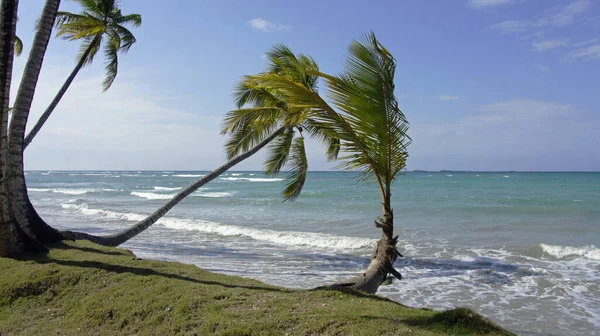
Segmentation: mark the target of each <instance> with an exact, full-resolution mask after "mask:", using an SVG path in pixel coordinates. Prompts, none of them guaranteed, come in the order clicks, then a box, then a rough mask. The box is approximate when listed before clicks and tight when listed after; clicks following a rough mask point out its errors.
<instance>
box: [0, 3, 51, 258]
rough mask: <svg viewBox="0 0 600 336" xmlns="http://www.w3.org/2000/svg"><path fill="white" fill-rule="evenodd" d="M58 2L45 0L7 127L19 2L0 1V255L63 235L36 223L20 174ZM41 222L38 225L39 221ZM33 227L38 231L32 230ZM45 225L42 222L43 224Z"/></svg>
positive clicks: (39, 248)
mask: <svg viewBox="0 0 600 336" xmlns="http://www.w3.org/2000/svg"><path fill="white" fill-rule="evenodd" d="M59 4H60V0H47V1H46V3H45V5H44V9H43V12H42V16H41V18H40V20H39V24H38V26H37V32H36V34H35V37H34V40H33V44H32V48H31V53H30V55H29V58H28V60H27V63H26V65H25V70H24V73H23V78H22V81H21V85H20V86H19V90H18V93H17V96H16V99H15V105H14V110H13V115H12V118H11V121H10V127H9V128H8V130H7V123H8V98H9V92H10V80H11V76H12V59H13V51H14V36H15V25H16V14H17V6H18V1H14V0H5V1H3V2H2V15H1V18H2V35H3V36H2V39H1V40H2V42H1V43H2V48H1V49H2V55H1V57H0V59H1V62H2V64H1V66H0V69H2V70H1V72H2V73H1V74H0V80H1V81H2V90H3V91H2V104H1V108H2V117H1V119H2V123H1V127H0V133H1V134H0V136H1V140H2V141H1V146H0V147H1V148H0V150H1V153H0V168H1V169H0V171H1V174H0V175H1V179H0V181H1V183H0V203H1V211H0V217H1V218H0V219H1V220H2V223H1V226H0V243H1V245H0V253H1V254H11V253H19V252H23V251H26V250H38V251H39V250H43V249H44V248H43V247H42V246H41V245H40V244H39V243H37V242H36V240H38V241H39V239H38V238H40V237H42V236H43V238H48V239H52V238H55V237H62V236H60V234H59V233H58V232H57V231H55V230H54V229H52V228H50V227H49V226H47V225H45V223H44V224H41V223H36V222H35V219H36V218H35V215H37V214H35V211H33V212H32V209H33V207H32V206H31V203H30V202H29V197H28V195H27V188H26V186H25V175H24V172H23V134H24V132H25V124H26V122H27V116H28V114H29V109H30V107H31V102H32V99H33V94H34V91H35V86H36V83H37V79H38V77H39V72H40V70H41V66H42V62H43V58H44V54H45V52H46V47H47V45H48V40H49V39H50V33H51V31H52V26H53V25H54V19H55V17H56V12H57V11H58V6H59ZM37 224H39V225H37ZM34 225H36V230H34ZM44 225H45V226H44Z"/></svg>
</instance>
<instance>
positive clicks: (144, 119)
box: [11, 67, 225, 170]
mask: <svg viewBox="0 0 600 336" xmlns="http://www.w3.org/2000/svg"><path fill="white" fill-rule="evenodd" d="M71 70H72V69H71V68H70V67H47V68H45V69H44V70H43V71H42V75H41V77H40V80H39V82H38V85H37V89H36V93H35V99H34V102H33V105H32V109H31V111H32V112H31V115H30V117H29V122H28V129H30V128H31V127H32V126H33V124H34V123H35V121H36V120H37V119H38V118H39V116H40V114H41V112H42V111H43V109H44V108H45V107H46V105H47V104H48V102H49V101H50V100H51V99H52V98H53V95H54V94H55V93H56V88H57V87H60V85H61V84H62V81H63V80H64V78H65V77H66V76H67V75H68V73H69V72H70V71H71ZM129 74H131V72H129V73H128V72H120V73H119V79H118V81H116V82H115V83H114V84H113V86H112V87H111V89H110V90H109V91H107V92H105V93H101V87H102V86H101V84H102V80H103V75H102V74H99V75H98V74H97V75H88V74H86V73H85V72H82V73H81V74H80V75H79V76H78V77H77V78H76V79H75V81H74V83H73V84H72V85H71V87H70V88H69V91H68V92H67V94H66V95H65V96H64V97H63V99H62V100H61V102H60V103H59V105H58V107H57V108H56V110H55V111H54V113H53V114H52V116H51V117H50V119H48V121H47V123H46V124H45V125H44V127H43V128H42V130H41V131H40V133H39V134H38V135H37V136H36V138H35V139H34V140H33V142H32V143H31V145H30V146H29V147H28V148H27V150H26V152H25V155H26V159H25V164H26V168H27V169H117V170H119V169H211V168H213V167H212V166H213V165H214V166H217V164H219V163H222V162H224V160H225V155H224V150H223V146H222V144H223V143H224V137H222V136H220V135H219V122H220V121H219V120H216V119H214V118H212V117H205V116H202V115H201V114H198V112H200V113H201V112H202V111H193V113H192V111H186V110H182V109H179V108H176V107H173V105H172V101H173V100H172V99H170V97H164V96H161V95H160V94H157V92H155V91H153V90H152V89H151V88H149V87H148V86H147V85H146V84H145V83H144V82H143V81H142V80H141V79H139V78H136V77H132V76H129ZM18 80H20V79H19V78H15V79H14V81H13V87H12V88H11V89H12V90H13V91H14V90H16V86H17V85H16V83H18ZM13 96H14V95H13ZM207 144H210V145H207Z"/></svg>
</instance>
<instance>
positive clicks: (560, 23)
mask: <svg viewBox="0 0 600 336" xmlns="http://www.w3.org/2000/svg"><path fill="white" fill-rule="evenodd" d="M591 5H592V2H591V1H589V0H578V1H575V2H572V3H570V4H568V5H567V6H565V7H562V8H561V9H560V10H558V11H557V12H555V13H554V14H553V15H551V16H546V17H542V18H540V19H537V20H508V21H503V22H500V23H496V24H494V25H492V26H491V27H490V28H492V29H494V30H498V31H500V32H503V33H518V32H524V31H528V30H530V29H537V28H543V27H564V26H567V25H570V24H573V23H575V22H576V21H577V20H576V19H577V18H578V17H580V16H581V15H582V14H583V13H585V12H586V10H587V9H588V8H589V7H590V6H591Z"/></svg>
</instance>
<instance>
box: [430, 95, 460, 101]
mask: <svg viewBox="0 0 600 336" xmlns="http://www.w3.org/2000/svg"><path fill="white" fill-rule="evenodd" d="M435 99H437V100H458V99H460V97H459V96H453V95H448V94H439V95H437V96H435Z"/></svg>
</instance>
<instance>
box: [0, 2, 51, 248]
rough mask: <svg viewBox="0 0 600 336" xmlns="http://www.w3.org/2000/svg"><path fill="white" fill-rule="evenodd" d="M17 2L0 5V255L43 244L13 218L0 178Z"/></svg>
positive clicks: (0, 178) (5, 140) (39, 246)
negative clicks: (30, 235) (24, 230)
mask: <svg viewBox="0 0 600 336" xmlns="http://www.w3.org/2000/svg"><path fill="white" fill-rule="evenodd" d="M18 5H19V1H18V0H3V1H2V5H1V6H2V7H1V8H0V90H1V93H0V108H1V109H2V110H1V111H0V257H7V256H14V255H18V254H20V253H23V252H38V251H43V250H45V248H44V247H43V246H41V245H40V244H39V243H37V242H36V241H35V240H33V239H32V238H31V237H29V236H27V235H26V234H25V233H24V232H23V231H22V230H21V228H20V227H19V225H18V224H17V222H16V221H15V220H14V218H13V216H12V214H11V212H10V205H9V199H8V195H7V194H6V189H5V184H4V179H3V175H4V174H3V171H4V167H5V164H4V159H5V157H6V156H5V154H4V153H5V151H6V148H7V147H6V145H7V135H8V134H7V124H8V103H9V94H10V84H11V79H12V63H13V57H14V38H15V29H16V24H17V8H18Z"/></svg>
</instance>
